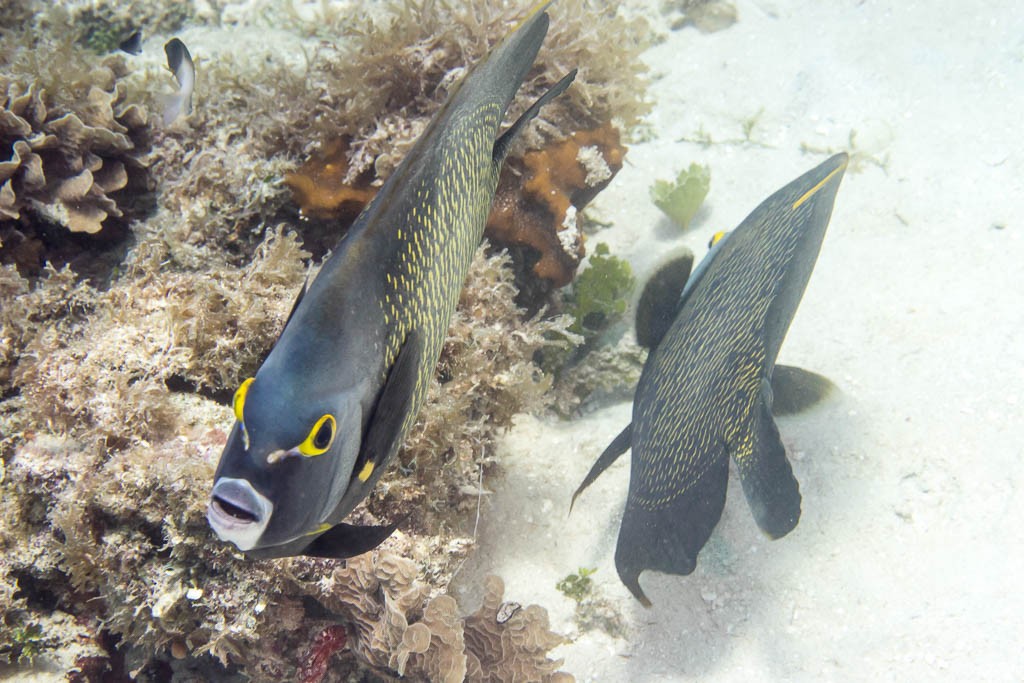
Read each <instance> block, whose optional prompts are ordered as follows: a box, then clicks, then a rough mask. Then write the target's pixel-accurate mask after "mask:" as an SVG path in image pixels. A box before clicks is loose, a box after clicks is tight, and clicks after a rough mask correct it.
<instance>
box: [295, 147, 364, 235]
mask: <svg viewBox="0 0 1024 683" xmlns="http://www.w3.org/2000/svg"><path fill="white" fill-rule="evenodd" d="M349 142H350V139H349V138H348V137H342V138H338V139H336V140H333V141H331V142H328V143H327V144H325V145H323V146H322V147H321V148H320V149H319V150H318V151H317V152H316V153H315V154H314V155H313V156H312V157H311V158H310V159H309V161H307V162H306V163H304V164H303V165H302V166H300V167H299V168H298V169H296V170H295V171H293V172H292V173H288V174H286V175H285V177H284V184H285V185H287V186H288V187H289V188H291V191H292V197H293V198H294V199H295V202H296V203H297V204H298V205H299V208H300V209H301V210H302V213H303V215H305V216H310V217H313V218H326V219H332V218H337V219H341V220H343V221H345V222H347V223H350V222H352V221H353V220H355V218H356V216H358V215H359V212H360V211H362V210H363V207H364V206H366V205H367V204H369V203H370V200H371V199H373V196H374V195H375V194H377V188H375V187H373V186H372V185H371V184H370V183H371V181H372V180H373V179H372V178H371V177H368V174H363V175H361V176H360V177H358V178H356V180H355V181H354V182H348V183H347V182H346V178H347V177H348V166H349V163H348V148H349Z"/></svg>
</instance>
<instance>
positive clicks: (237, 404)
mask: <svg viewBox="0 0 1024 683" xmlns="http://www.w3.org/2000/svg"><path fill="white" fill-rule="evenodd" d="M255 379H256V378H255V377H250V378H249V379H247V380H245V381H244V382H242V384H241V386H239V387H238V391H236V392H235V397H234V398H232V399H231V408H232V410H234V411H235V419H236V420H238V421H239V422H244V420H243V419H242V411H243V410H244V408H245V395H246V394H247V393H249V387H250V386H252V383H253V380H255Z"/></svg>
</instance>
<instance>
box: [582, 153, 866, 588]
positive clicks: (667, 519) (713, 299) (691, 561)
mask: <svg viewBox="0 0 1024 683" xmlns="http://www.w3.org/2000/svg"><path fill="white" fill-rule="evenodd" d="M846 164H847V156H846V155H845V154H837V155H836V156H833V157H832V158H831V159H829V160H828V161H826V162H825V163H823V164H821V165H820V166H818V167H817V168H815V169H813V170H812V171H809V172H808V173H805V174H804V175H802V176H801V177H799V178H797V179H796V180H794V181H793V182H791V183H790V184H788V185H786V186H785V187H783V188H782V189H781V190H779V191H778V192H776V193H775V194H773V195H772V196H771V197H769V198H768V199H767V200H765V201H764V202H763V203H762V204H761V205H760V206H758V207H757V208H756V209H755V210H754V212H753V213H752V214H750V216H748V217H747V219H746V220H744V221H743V223H741V224H740V226H739V227H738V228H736V229H735V230H733V231H732V232H731V233H727V234H725V235H724V236H722V237H721V238H720V239H717V240H716V241H715V242H714V245H713V247H712V249H711V251H710V252H709V253H708V255H707V256H706V257H705V258H704V260H703V261H701V263H700V265H699V266H698V267H697V269H696V270H695V271H694V273H693V275H692V276H691V277H690V278H689V280H688V281H686V285H685V288H683V291H682V294H681V296H676V297H674V298H673V297H671V296H669V297H667V300H668V301H669V304H668V306H667V309H666V308H664V307H663V308H662V309H661V310H660V311H659V310H654V311H652V310H650V308H651V307H652V306H653V307H654V308H655V309H657V308H658V306H657V304H656V303H652V302H657V301H659V300H660V301H664V300H666V297H665V296H664V293H665V292H670V293H671V292H673V291H674V292H678V288H679V286H680V282H681V281H684V280H686V275H687V274H688V271H689V266H690V263H692V257H690V259H689V260H686V259H685V258H684V259H682V260H681V261H680V262H678V263H677V264H675V265H676V267H677V268H679V269H680V270H683V271H684V272H683V273H682V274H681V275H673V276H669V275H663V276H660V277H658V276H656V277H655V278H652V282H653V283H654V284H653V285H649V286H648V289H647V290H645V292H644V295H643V296H642V297H641V305H640V306H639V309H640V310H641V311H644V313H643V315H644V318H643V320H642V323H643V325H644V329H643V330H640V329H638V337H639V338H641V340H642V341H643V342H645V343H647V344H648V345H649V346H651V347H652V350H651V353H650V355H649V356H648V359H647V362H646V364H645V365H644V369H643V372H642V373H641V376H640V382H639V384H638V385H637V390H636V398H635V401H634V403H633V421H632V423H631V424H630V425H629V426H627V427H626V428H625V429H624V430H623V431H622V433H620V434H619V435H618V436H617V437H616V438H615V440H614V441H612V443H611V444H610V445H609V446H608V448H606V449H605V451H604V452H603V453H602V454H601V456H600V457H599V458H598V459H597V462H596V463H594V465H593V467H592V468H591V470H590V472H589V473H588V474H587V476H586V478H585V479H584V481H583V483H582V484H581V485H580V487H579V488H578V489H577V490H576V493H575V494H573V501H575V499H576V497H577V496H578V495H579V494H580V493H581V492H582V491H583V489H585V488H586V487H587V486H589V485H590V483H591V482H593V481H594V479H596V478H597V477H598V476H599V475H600V474H601V472H603V471H604V470H605V469H606V468H607V467H608V466H609V465H610V464H611V463H612V462H614V461H615V459H616V458H618V457H619V456H620V455H622V453H624V452H625V451H626V450H627V449H630V448H632V458H631V466H630V479H629V495H628V498H627V500H626V510H625V513H624V514H623V517H622V526H621V528H620V529H619V540H618V544H617V546H616V549H615V566H616V569H617V570H618V573H619V578H621V579H622V582H623V583H624V584H625V585H626V587H627V588H629V590H630V592H632V593H633V595H634V596H635V597H636V598H637V599H638V600H640V602H641V603H643V604H644V605H650V601H649V600H648V599H647V597H646V596H645V595H644V592H643V590H641V588H640V582H639V578H640V574H641V573H642V572H643V571H645V570H647V569H653V570H655V571H661V572H667V573H670V574H689V573H690V572H692V571H693V570H694V567H695V566H696V562H697V553H698V552H700V550H701V548H703V547H704V544H705V543H706V542H707V540H708V537H709V536H710V535H711V531H712V530H713V529H714V527H715V525H716V524H717V523H718V519H719V517H721V514H722V508H723V506H724V505H725V490H726V484H727V482H728V476H729V457H730V456H731V457H732V459H733V460H734V461H735V463H736V465H737V469H738V470H739V474H740V480H741V483H742V484H743V492H744V493H745V494H746V498H747V502H748V503H749V504H750V508H751V511H752V512H753V514H754V518H755V519H756V520H757V523H758V526H760V527H761V529H762V530H763V531H764V532H765V533H766V534H767V535H768V536H770V537H772V538H779V537H781V536H784V535H785V534H787V533H789V531H791V530H792V529H793V528H794V527H795V526H796V524H797V521H798V520H799V518H800V489H799V485H798V484H797V481H796V478H795V477H794V476H793V471H792V468H791V467H790V465H789V461H788V460H787V459H786V452H785V448H784V447H783V445H782V441H781V440H780V439H779V430H778V428H777V427H776V426H775V420H774V419H773V417H772V401H773V371H774V369H775V359H776V357H777V356H778V353H779V347H780V346H781V345H782V341H783V339H784V338H785V336H786V331H787V330H788V329H789V324H790V322H791V321H792V319H793V315H794V314H795V313H796V308H797V305H798V304H799V303H800V299H801V297H802V296H803V292H804V289H805V287H806V286H807V281H808V279H809V278H810V275H811V270H812V269H813V268H814V263H815V261H816V260H817V258H818V251H819V249H820V248H821V242H822V239H823V238H824V236H825V229H826V228H827V226H828V221H829V218H830V216H831V214H832V206H833V203H834V201H835V196H836V191H837V190H838V189H839V182H840V180H841V178H842V176H843V171H844V170H845V169H846ZM645 299H646V300H647V301H646V302H645ZM666 310H667V314H666ZM638 318H639V313H638ZM780 377H784V378H785V379H787V380H792V381H791V382H790V384H793V385H795V386H796V387H797V389H802V390H804V391H807V392H810V393H814V392H816V391H817V392H819V393H820V392H821V391H824V390H825V389H827V388H828V387H829V386H831V385H830V383H828V380H825V379H824V378H820V377H818V376H815V375H812V374H811V373H803V372H802V371H800V372H796V373H793V372H788V371H787V372H785V373H780ZM809 378H810V379H809ZM819 380H820V381H819ZM804 403H806V401H797V402H795V403H793V405H794V406H797V407H799V406H800V405H801V404H804Z"/></svg>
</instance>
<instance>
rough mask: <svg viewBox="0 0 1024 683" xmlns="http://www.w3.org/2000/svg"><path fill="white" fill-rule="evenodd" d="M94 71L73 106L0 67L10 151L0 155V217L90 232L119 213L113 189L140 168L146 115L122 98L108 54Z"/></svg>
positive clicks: (1, 139) (1, 143) (1, 112)
mask: <svg viewBox="0 0 1024 683" xmlns="http://www.w3.org/2000/svg"><path fill="white" fill-rule="evenodd" d="M99 71H100V73H98V74H97V75H96V76H95V77H94V78H95V81H96V83H97V84H95V85H92V86H90V87H89V89H88V93H87V95H86V96H85V98H84V100H82V101H81V102H80V104H79V106H77V107H75V108H66V107H61V106H55V104H54V102H53V101H52V99H50V98H48V97H47V93H46V90H45V89H44V88H43V87H42V86H41V85H40V84H39V83H38V81H30V82H28V83H27V84H22V82H21V81H20V79H18V78H15V77H14V76H12V75H10V74H3V73H0V147H6V148H8V149H10V150H11V152H10V158H9V159H8V160H6V161H0V221H2V220H11V221H15V220H18V219H21V218H22V217H23V216H22V215H23V214H33V215H34V216H35V217H36V218H38V219H42V220H44V221H49V222H53V223H57V224H59V225H62V226H64V227H65V228H67V229H68V230H70V231H71V232H84V233H96V232H99V231H100V229H102V228H103V227H104V224H105V222H106V221H107V220H108V219H109V218H120V217H122V216H123V211H122V208H121V206H120V205H119V204H118V202H117V196H118V195H117V192H118V191H120V190H124V189H125V188H126V187H127V186H128V183H129V176H130V175H131V174H136V175H140V176H144V174H145V168H146V165H147V162H146V157H145V152H146V147H145V143H144V142H143V137H144V132H145V127H146V123H147V115H146V111H145V109H143V108H141V107H139V106H137V105H134V104H127V103H126V102H125V93H126V87H125V85H124V84H123V83H120V82H119V81H118V79H120V78H122V77H123V76H124V75H125V74H126V73H127V70H126V68H125V66H124V62H123V60H121V59H120V58H119V57H113V58H110V59H108V60H106V61H105V62H103V64H102V65H101V66H100V67H99ZM140 182H141V183H143V184H144V183H145V181H144V180H140Z"/></svg>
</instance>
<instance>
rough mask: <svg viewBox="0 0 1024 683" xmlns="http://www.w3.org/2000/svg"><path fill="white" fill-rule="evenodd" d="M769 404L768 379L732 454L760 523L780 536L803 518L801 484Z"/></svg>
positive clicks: (768, 531) (752, 510)
mask: <svg viewBox="0 0 1024 683" xmlns="http://www.w3.org/2000/svg"><path fill="white" fill-rule="evenodd" d="M770 404H771V389H770V387H769V386H768V383H767V382H765V383H764V387H763V388H762V391H761V395H760V399H759V401H758V404H757V406H756V407H755V408H754V410H753V411H752V414H751V416H750V419H749V430H750V434H749V438H744V439H743V440H742V441H741V442H740V443H739V444H737V446H736V450H734V451H732V456H733V459H734V460H735V462H736V465H737V469H738V470H739V474H740V482H741V483H742V484H743V493H744V494H745V495H746V497H747V503H748V504H749V505H750V510H751V512H752V513H753V514H754V519H755V520H756V521H757V525H758V526H759V527H761V531H763V532H764V533H766V534H767V535H768V536H770V537H771V538H781V537H782V536H785V535H786V534H788V533H789V532H790V531H792V530H793V528H794V527H795V526H796V524H797V522H798V521H800V485H799V484H798V483H797V481H796V477H794V476H793V468H792V467H791V466H790V464H789V460H788V459H787V458H786V448H785V447H784V446H783V445H782V439H781V438H780V437H779V428H778V427H777V426H776V425H775V418H774V417H772V411H771V407H770Z"/></svg>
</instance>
